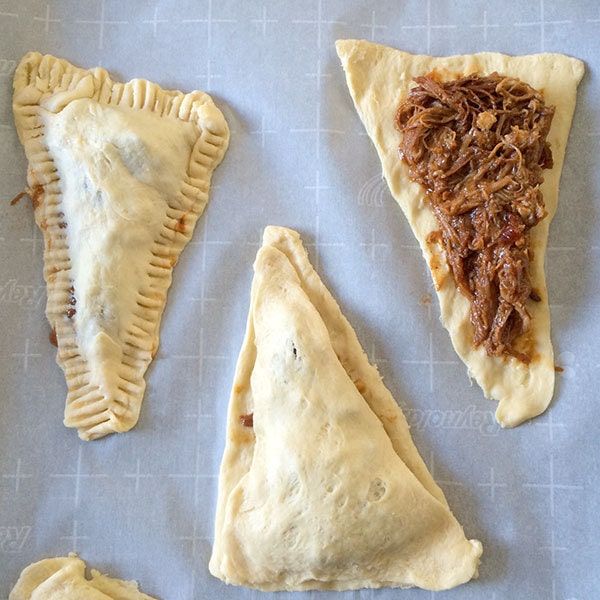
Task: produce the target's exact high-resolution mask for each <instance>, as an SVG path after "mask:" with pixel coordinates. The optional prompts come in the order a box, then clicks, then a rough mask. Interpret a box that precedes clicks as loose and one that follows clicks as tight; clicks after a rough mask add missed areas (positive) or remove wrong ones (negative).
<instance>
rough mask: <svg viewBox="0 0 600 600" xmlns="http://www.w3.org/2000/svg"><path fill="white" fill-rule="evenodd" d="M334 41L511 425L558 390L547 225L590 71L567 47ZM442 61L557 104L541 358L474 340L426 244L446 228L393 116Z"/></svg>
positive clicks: (459, 338) (539, 239)
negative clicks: (516, 84) (415, 175)
mask: <svg viewBox="0 0 600 600" xmlns="http://www.w3.org/2000/svg"><path fill="white" fill-rule="evenodd" d="M336 48H337V52H338V55H339V57H340V59H341V61H342V66H343V68H344V71H345V73H346V81H347V84H348V88H349V89H350V94H351V95H352V99H353V100H354V105H355V107H356V110H357V111H358V114H359V116H360V118H361V120H362V122H363V125H364V126H365V128H366V130H367V133H368V134H369V137H370V138H371V140H372V142H373V144H374V145H375V147H376V149H377V152H378V154H379V158H380V160H381V164H382V167H383V175H384V176H385V179H386V181H387V183H388V186H389V188H390V191H391V192H392V195H393V196H394V198H395V199H396V201H397V202H398V204H399V205H400V207H401V208H402V210H403V211H404V214H405V215H406V218H407V219H408V221H409V223H410V225H411V227H412V229H413V232H414V234H415V236H416V238H417V240H418V241H419V244H420V246H421V250H422V252H423V255H424V256H425V259H426V261H427V263H428V265H429V267H430V269H431V271H432V275H433V278H434V282H435V286H436V291H437V295H438V299H439V303H440V310H441V320H442V323H443V325H444V327H445V328H446V329H447V330H448V332H449V333H450V337H451V339H452V344H453V346H454V349H455V350H456V352H457V353H458V355H459V356H460V358H461V359H462V360H463V362H464V363H465V364H466V365H467V368H468V372H469V376H470V377H473V378H474V379H475V380H476V381H477V383H478V384H479V385H480V386H481V388H482V389H483V391H484V393H485V395H486V396H487V397H490V398H493V399H494V400H497V401H498V402H499V404H498V408H497V410H496V419H497V420H498V422H499V423H500V424H501V425H502V426H503V427H513V426H515V425H519V424H520V423H522V422H523V421H525V420H527V419H530V418H532V417H535V416H536V415H539V414H540V413H542V412H543V411H544V410H546V408H547V407H548V405H549V404H550V401H551V400H552V394H553V392H554V354H553V350H552V343H551V340H550V311H549V306H548V293H547V289H546V278H545V274H544V256H545V252H546V245H547V240H548V228H549V226H550V221H551V220H552V217H553V216H554V213H555V212H556V206H557V202H558V186H559V180H560V173H561V170H562V164H563V159H564V154H565V147H566V144H567V139H568V136H569V130H570V127H571V119H572V116H573V111H574V109H575V99H576V90H577V85H578V83H579V81H580V80H581V78H582V76H583V72H584V66H583V63H582V62H581V61H580V60H577V59H574V58H570V57H567V56H564V55H561V54H535V55H531V56H507V55H504V54H498V53H490V52H486V53H481V54H472V55H464V56H449V57H443V58H437V57H432V56H424V55H412V54H408V53H406V52H402V51H400V50H396V49H394V48H389V47H387V46H381V45H379V44H373V43H370V42H367V41H363V40H339V41H338V42H337V43H336ZM434 69H435V70H436V71H437V72H439V73H440V74H441V75H442V76H443V77H453V76H457V75H466V74H470V73H480V74H483V75H486V74H489V73H492V72H493V71H498V72H499V73H501V74H504V75H508V76H511V77H517V78H519V79H521V80H523V81H525V82H526V83H528V84H530V85H531V86H533V87H534V88H537V89H539V90H543V92H544V96H545V100H546V102H547V103H548V104H551V105H554V106H556V114H555V116H554V121H553V123H552V128H551V130H550V134H549V136H548V140H549V142H550V145H551V148H552V154H553V157H554V167H553V168H552V169H550V170H547V171H544V183H543V185H542V192H543V194H544V201H545V203H546V208H547V210H548V216H547V217H546V218H545V219H544V220H543V221H542V222H541V223H540V224H538V225H537V226H536V227H535V228H534V229H533V230H532V232H531V247H532V249H533V251H534V258H533V261H532V262H531V281H532V285H533V287H534V288H535V290H536V291H537V292H538V293H539V295H540V297H541V299H542V301H541V302H537V303H536V302H531V303H530V304H529V306H528V308H529V310H530V312H531V315H532V323H533V325H532V331H531V336H532V340H533V342H534V347H535V355H534V359H533V360H532V362H531V363H530V365H528V366H526V365H524V364H523V363H522V362H520V361H518V360H516V359H514V358H498V357H489V356H487V354H486V353H485V350H484V349H483V348H474V347H473V345H472V343H471V340H472V330H471V324H470V321H469V302H468V300H467V299H466V298H464V296H462V294H460V292H459V291H458V289H457V287H456V285H455V283H454V280H453V278H452V276H451V274H450V273H449V271H448V268H447V265H446V260H445V257H444V255H443V253H442V252H441V251H440V249H439V248H438V247H437V246H430V245H429V244H427V241H426V240H427V237H428V235H429V234H430V233H431V232H432V231H434V230H436V229H437V228H438V227H437V223H436V220H435V217H434V216H433V213H432V212H431V211H430V209H429V208H428V207H427V205H426V204H425V203H424V192H423V190H422V188H421V186H420V185H419V184H417V183H415V182H412V181H410V179H409V177H408V170H407V168H406V166H405V165H404V164H403V163H402V161H401V160H400V158H399V156H398V146H399V136H400V134H399V133H398V131H397V130H396V129H395V126H394V116H395V114H396V111H397V109H398V105H399V104H400V102H401V100H402V99H403V98H404V97H405V96H406V94H407V93H408V90H409V88H410V87H411V86H412V85H413V83H412V80H413V78H414V77H416V76H418V75H424V74H426V73H429V72H430V71H432V70H434Z"/></svg>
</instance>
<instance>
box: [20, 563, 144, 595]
mask: <svg viewBox="0 0 600 600" xmlns="http://www.w3.org/2000/svg"><path fill="white" fill-rule="evenodd" d="M8 600H155V599H154V598H152V597H151V596H147V595H146V594H142V592H140V591H139V590H138V585H137V583H136V582H135V581H122V580H121V579H112V578H111V577H107V576H106V575H101V574H100V573H99V572H98V571H95V570H92V577H91V579H86V576H85V563H84V562H83V561H82V560H81V559H80V558H78V557H77V556H75V555H74V554H70V555H69V556H62V557H58V558H46V559H44V560H40V561H39V562H36V563H33V564H31V565H29V566H28V567H26V568H25V569H23V572H22V573H21V576H20V577H19V580H18V581H17V583H16V584H15V587H14V588H13V590H12V592H11V593H10V595H9V597H8Z"/></svg>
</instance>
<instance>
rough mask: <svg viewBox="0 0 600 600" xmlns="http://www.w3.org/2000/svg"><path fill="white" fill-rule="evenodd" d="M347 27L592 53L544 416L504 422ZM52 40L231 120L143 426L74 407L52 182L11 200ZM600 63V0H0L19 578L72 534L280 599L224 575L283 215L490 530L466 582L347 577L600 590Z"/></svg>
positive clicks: (5, 502) (2, 220) (0, 331)
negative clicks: (50, 295)
mask: <svg viewBox="0 0 600 600" xmlns="http://www.w3.org/2000/svg"><path fill="white" fill-rule="evenodd" d="M339 37H365V38H368V39H373V40H375V41H378V42H382V43H386V44H389V45H392V46H396V47H399V48H403V49H405V50H408V51H411V52H430V53H433V54H450V53H464V52H477V51H481V50H498V51H503V52H507V53H511V54H526V53H534V52H539V51H540V50H544V51H557V52H564V53H566V54H570V55H573V56H577V57H579V58H581V59H583V60H584V61H586V64H587V74H586V76H585V79H584V81H583V82H582V84H581V87H580V93H579V99H578V104H577V110H576V113H575V119H574V122H573V128H572V131H571V137H570V141H569V146H568V150H567V156H566V161H565V166H564V171H563V177H562V186H561V196H560V206H559V210H558V213H557V215H556V218H555V220H554V223H553V225H552V228H551V237H550V248H549V251H548V259H547V273H548V278H549V286H550V294H551V306H552V326H553V339H554V344H555V349H556V356H557V359H556V360H557V364H559V365H561V366H562V367H564V372H563V373H562V374H560V375H559V376H558V382H557V390H556V396H555V401H554V403H553V405H552V408H551V410H550V411H549V412H547V413H546V414H545V415H544V416H542V417H540V418H538V419H536V420H535V421H533V422H532V423H531V424H528V425H523V426H521V427H519V428H517V429H514V430H509V431H501V430H499V428H498V427H497V425H496V424H495V422H494V419H493V410H494V408H495V404H494V403H492V402H491V401H488V400H485V399H484V398H483V395H482V393H481V391H480V389H479V388H478V387H477V386H475V385H473V386H471V385H470V384H469V381H468V379H467V377H466V369H465V368H464V366H463V365H462V364H460V363H459V361H458V359H457V357H456V355H455V354H454V352H453V351H452V348H451V345H450V341H449V338H448V336H447V334H446V332H445V331H444V330H443V329H442V327H441V325H440V323H439V320H438V315H439V311H438V306H437V303H436V302H435V300H434V302H433V303H432V304H427V302H425V301H424V300H425V299H426V298H424V296H425V295H426V294H430V293H431V292H432V288H431V284H430V280H429V275H428V274H427V272H426V270H425V264H424V262H423V261H422V259H421V256H420V252H419V251H418V249H417V246H416V243H415V240H414V239H413V237H412V234H411V232H410V229H409V227H408V225H407V223H406V222H405V220H404V217H403V215H402V214H401V211H400V209H399V208H398V207H397V206H396V204H395V202H394V201H393V200H392V198H391V196H390V194H389V192H388V191H387V188H386V187H385V185H384V183H383V182H382V180H381V177H380V168H379V163H378V159H377V156H376V153H375V151H374V149H373V147H372V146H371V143H370V141H369V139H368V138H367V136H366V135H365V134H364V132H363V129H362V126H361V124H360V122H359V120H358V117H357V115H356V114H355V111H354V108H353V106H352V103H351V100H350V96H349V94H348V91H347V89H346V84H345V81H344V77H343V73H342V69H341V67H340V65H339V63H338V60H337V57H336V56H335V51H334V45H333V43H334V40H335V39H337V38H339ZM32 49H35V50H39V51H41V52H50V53H52V54H55V55H57V56H62V57H65V58H67V59H68V60H70V61H72V62H74V63H75V64H78V65H81V66H84V67H93V66H96V65H102V66H104V67H105V68H107V69H109V70H110V71H111V72H112V73H113V74H114V75H115V77H118V78H121V79H129V78H131V77H145V78H148V79H152V80H155V81H157V82H158V83H160V84H161V85H163V86H164V87H169V88H179V89H182V90H185V91H189V90H192V89H194V88H199V89H204V90H206V91H207V92H209V93H210V94H212V95H213V97H214V99H215V101H216V102H217V103H218V104H219V106H220V107H221V109H222V110H223V112H224V113H225V115H226V118H227V119H228V121H229V124H230V127H231V130H232V131H231V144H230V149H229V152H228V154H227V156H226V157H225V160H224V162H223V164H222V165H221V166H220V167H219V168H218V170H217V172H216V175H215V178H214V184H215V185H214V188H213V190H212V196H211V200H210V203H209V206H208V208H207V210H206V212H205V213H204V215H203V217H202V218H201V219H200V221H199V223H198V226H197V229H196V232H195V234H194V238H193V241H192V243H191V244H190V245H189V246H188V248H187V249H186V250H185V252H184V254H183V256H182V260H181V261H180V263H179V265H178V266H177V268H176V270H175V276H174V282H173V287H172V288H171V291H170V295H169V301H168V305H167V309H166V313H165V317H164V320H163V324H162V338H161V346H160V350H159V353H158V355H157V357H156V359H155V360H154V363H153V364H152V365H151V367H150V370H149V372H148V376H147V381H148V388H147V392H146V397H145V400H144V404H143V407H142V413H141V418H140V421H139V424H138V425H137V427H136V428H135V429H134V430H132V431H131V432H130V433H127V434H125V435H113V436H111V437H108V438H105V439H103V440H101V441H97V442H92V443H85V442H81V441H79V440H78V438H77V435H76V432H75V431H73V430H67V429H66V428H64V427H63V425H62V413H63V404H64V398H65V390H66V388H65V383H64V379H63V375H62V373H61V371H60V370H59V368H58V367H57V366H56V364H55V362H54V354H55V349H54V347H53V346H51V345H50V343H49V341H48V333H49V327H48V325H47V323H46V320H45V317H44V303H45V289H44V285H43V280H42V240H41V237H40V234H39V232H38V230H37V228H36V227H35V226H34V225H33V218H32V214H31V208H30V206H29V205H28V203H27V202H21V203H20V204H19V205H17V206H10V205H9V203H8V200H9V199H10V198H12V197H13V196H14V195H15V194H16V193H17V192H19V191H21V190H22V189H23V187H24V185H25V173H26V161H25V157H24V154H23V152H22V149H21V147H20V145H19V143H18V140H17V135H16V132H15V129H14V125H13V121H12V114H11V80H12V73H13V70H14V67H15V65H16V62H17V61H18V60H19V59H20V57H21V56H22V55H23V54H24V53H25V52H26V51H28V50H32ZM599 67H600V4H599V3H598V2H596V1H595V0H588V1H586V0H580V1H575V0H571V1H568V0H566V1H565V0H539V1H531V2H523V1H518V0H511V1H509V2H506V1H503V2H496V1H493V0H489V1H476V0H470V1H465V2H452V1H450V0H448V1H445V0H444V1H442V0H440V1H437V0H416V1H392V0H390V1H380V2H362V1H360V0H302V1H296V2H291V1H290V2H283V1H279V2H267V1H242V0H198V1H192V0H171V1H160V0H152V1H149V2H146V1H143V0H135V1H134V0H64V1H55V2H36V1H34V0H0V199H2V202H1V203H0V253H1V254H0V256H1V260H0V599H4V598H7V596H8V592H9V590H10V588H11V586H12V584H13V583H14V582H15V580H16V578H17V576H18V574H19V573H20V571H21V570H22V568H23V567H25V566H26V565H27V564H29V563H30V562H32V561H36V560H39V559H41V558H42V557H46V556H55V555H64V554H66V553H67V552H69V551H77V552H79V553H80V554H81V556H82V557H83V558H84V559H85V560H86V561H88V563H89V564H90V565H92V566H94V567H96V568H99V569H100V570H102V571H105V572H108V573H110V574H113V575H115V576H119V577H124V578H135V579H137V580H139V581H140V582H141V585H142V589H143V590H145V591H146V592H148V593H149V594H151V595H155V596H157V597H159V598H162V599H164V600H192V599H204V598H219V599H220V598H256V597H259V596H262V594H259V593H256V592H251V591H248V590H242V589H239V588H232V587H227V586H225V585H223V584H221V583H220V582H219V581H216V580H215V579H213V578H212V577H211V576H210V575H209V573H208V569H207V563H208V557H209V554H210V549H211V543H212V542H211V539H212V530H213V519H214V507H215V500H216V486H217V473H218V467H219V462H220V458H221V453H222V448H223V443H224V435H225V431H224V427H225V414H226V407H227V401H228V396H229V390H230V385H231V380H232V376H233V370H234V365H235V361H236V358H237V354H238V351H239V347H240V345H241V341H242V337H243V333H244V325H245V319H246V314H247V310H248V298H249V291H250V282H251V278H252V270H251V265H252V262H253V259H254V255H255V253H256V250H257V248H258V245H259V238H260V235H261V231H262V228H263V227H264V226H265V225H267V224H278V225H287V226H290V227H294V228H297V229H298V230H299V231H300V232H301V233H302V235H303V239H304V241H305V242H306V244H307V245H308V247H309V250H310V253H311V259H312V261H313V263H314V264H315V266H316V267H317V269H318V271H319V273H320V274H321V275H322V277H323V278H324V280H325V282H326V283H327V285H328V286H329V287H330V289H331V290H332V292H333V294H334V295H335V296H336V298H337V299H338V300H339V302H340V304H341V306H342V309H343V310H344V312H345V314H346V316H347V317H348V318H349V320H350V321H351V323H352V324H353V326H354V327H355V328H356V330H357V332H358V334H359V337H360V339H361V341H362V343H363V345H364V347H365V350H366V351H367V352H368V354H369V356H370V357H371V359H372V360H374V361H375V362H377V364H378V365H379V367H380V370H381V372H382V374H383V375H384V377H385V381H386V383H387V385H388V386H389V387H390V389H391V390H392V392H393V394H394V396H395V398H396V399H397V400H398V401H399V402H400V404H401V405H402V406H403V408H404V409H405V411H406V414H407V416H408V418H409V420H410V422H411V423H412V433H413V436H414V438H415V441H416V443H417V446H418V448H419V450H420V452H421V454H422V455H423V456H424V458H425V459H426V460H427V462H428V464H429V467H430V469H431V470H432V472H433V474H434V476H435V478H436V479H437V480H438V482H439V483H440V485H441V486H442V488H443V489H444V491H445V493H446V495H447V497H448V501H449V503H450V505H451V507H452V509H453V511H454V512H455V514H456V515H457V517H458V519H459V521H460V522H461V523H462V524H463V525H464V528H465V531H466V533H467V535H468V536H469V537H474V538H478V539H480V540H481V541H482V542H483V546H484V554H483V561H482V564H481V569H480V578H479V580H477V581H475V582H472V583H469V584H467V585H465V586H462V587H459V588H456V589H454V590H452V591H449V592H444V593H439V594H431V593H429V592H425V591H420V590H404V591H399V590H395V591H393V590H381V591H375V592H373V591H361V592H354V593H347V594H344V595H343V596H342V595H341V594H339V597H343V598H346V599H350V598H353V599H358V598H360V599H361V600H364V599H370V598H375V599H377V600H379V599H383V598H399V599H406V600H409V599H411V600H412V599H426V598H434V597H435V598H437V597H438V596H439V597H440V598H448V599H450V598H454V599H480V598H481V599H488V600H513V599H527V600H547V599H551V600H575V599H577V600H594V599H596V598H600V564H599V562H600V561H599V558H600V523H599V520H600V519H599V514H600V490H599V475H600V461H599V456H600V441H599V433H598V423H599V422H600V401H599V394H598V391H599V388H600V380H599V374H600V353H599V352H598V350H599V342H598V338H599V335H600V319H598V317H597V314H598V309H599V301H598V296H599V293H600V284H599V283H598V282H599V279H600V268H599V266H598V259H599V258H600V220H599V218H598V199H599V193H598V186H599V183H600V174H599V173H600V169H599V166H600V164H599V161H598V153H599V152H600V111H599V108H598V101H597V98H598V96H599V93H600V83H599V80H598V73H597V70H598V68H599ZM276 596H277V597H278V598H284V597H285V598H287V597H290V595H288V594H278V595H276ZM294 597H297V598H333V597H338V595H336V594H332V593H305V594H296V595H294Z"/></svg>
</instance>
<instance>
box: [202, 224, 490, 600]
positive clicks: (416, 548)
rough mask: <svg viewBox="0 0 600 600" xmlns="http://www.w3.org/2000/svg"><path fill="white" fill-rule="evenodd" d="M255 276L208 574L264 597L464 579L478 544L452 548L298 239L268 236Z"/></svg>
mask: <svg viewBox="0 0 600 600" xmlns="http://www.w3.org/2000/svg"><path fill="white" fill-rule="evenodd" d="M254 269H255V276H254V280H253V284H252V292H251V301H250V311H249V316H248V324H247V329H246V335H245V338H244V342H243V344H242V349H241V351H240V356H239V359H238V364H237V368H236V373H235V377H234V383H233V390H232V393H231V398H230V404H229V410H228V417H227V439H226V446H225V451H224V455H223V460H222V463H221V471H220V476H219V492H218V501H217V513H216V521H215V540H214V547H213V553H212V557H211V560H210V565H209V568H210V571H211V573H212V574H213V575H215V576H216V577H219V578H220V579H222V580H224V581H225V582H226V583H232V584H236V585H244V586H249V587H253V588H257V589H261V590H267V591H274V590H288V591H292V590H307V589H333V590H345V589H358V588H361V587H384V586H393V587H409V586H415V585H416V586H420V587H425V588H427V589H446V588H449V587H453V586H455V585H458V584H460V583H464V582H465V581H468V580H469V579H471V578H472V577H475V576H476V575H477V566H478V564H479V557H480V555H481V544H480V543H479V542H478V541H476V540H467V539H466V538H465V537H464V533H463V531H462V528H461V527H460V525H459V524H458V522H457V521H456V519H455V518H454V516H453V515H452V513H451V512H450V509H449V508H448V504H447V502H446V499H445V497H444V495H443V492H442V491H441V489H440V488H439V487H438V486H437V485H436V483H435V481H434V480H433V478H432V477H431V474H430V473H429V471H428V470H427V467H426V466H425V464H424V462H423V460H422V459H421V457H420V455H419V453H418V451H417V449H416V447H415V446H414V443H413V441H412V439H411V436H410V432H409V428H408V424H407V422H406V419H405V417H404V415H403V413H402V411H401V409H400V408H399V406H398V405H397V403H396V402H395V400H394V398H393V397H392V395H391V394H390V392H389V390H387V388H386V387H385V385H384V384H383V382H382V380H381V376H380V375H379V373H378V371H377V368H376V367H375V366H372V365H371V364H370V363H369V361H368V359H367V356H366V355H365V353H364V351H363V349H362V347H361V346H360V343H359V341H358V339H357V337H356V334H355V332H354V330H353V329H352V327H351V325H350V324H349V323H348V321H347V320H346V319H345V317H344V316H343V314H342V312H341V310H340V308H339V306H338V304H337V303H336V301H335V299H334V298H333V296H332V295H331V294H330V292H329V291H328V290H327V288H326V287H325V286H324V285H323V283H322V281H321V280H320V278H319V276H318V274H317V273H316V272H315V270H314V269H313V267H312V266H311V264H310V262H309V261H308V257H307V254H306V251H305V249H304V247H303V246H302V243H301V240H300V237H299V235H298V234H297V233H296V232H295V231H292V230H289V229H285V228H283V227H267V228H266V229H265V233H264V236H263V246H262V248H261V249H260V250H259V253H258V255H257V258H256V262H255V266H254ZM249 416H251V417H252V418H248V417H249ZM358 532H360V534H359V533H358Z"/></svg>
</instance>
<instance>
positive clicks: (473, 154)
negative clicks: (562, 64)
mask: <svg viewBox="0 0 600 600" xmlns="http://www.w3.org/2000/svg"><path fill="white" fill-rule="evenodd" d="M415 82H416V84H417V85H416V86H415V87H413V88H412V89H411V90H410V92H409V94H408V97H407V98H406V100H404V101H403V102H402V104H401V105H400V107H399V108H398V112H397V115H396V127H397V128H398V129H399V131H400V132H402V134H403V135H402V141H401V144H400V157H401V159H402V160H403V161H404V162H405V163H406V164H407V165H408V168H409V174H410V177H411V179H412V180H414V181H416V182H418V183H420V184H421V185H422V186H423V187H424V188H425V190H426V200H427V202H428V204H429V206H430V207H431V209H432V211H433V213H434V215H435V217H436V219H437V222H438V224H439V231H436V232H435V233H434V234H433V235H432V236H431V238H430V240H429V241H430V242H438V243H441V244H442V246H443V249H444V253H445V256H446V260H447V262H448V266H449V268H450V271H451V273H452V275H453V277H454V281H455V282H456V285H457V287H458V289H459V290H460V292H461V293H462V294H463V295H464V296H466V297H467V298H468V299H469V301H470V303H471V312H470V319H471V323H472V325H473V330H474V339H473V343H474V345H475V346H481V345H483V347H484V348H485V350H486V352H487V354H488V355H491V356H502V355H512V356H515V357H517V358H518V359H519V360H522V361H523V362H529V360H530V358H531V357H530V356H529V355H528V354H527V353H524V352H521V351H519V350H517V348H516V347H515V342H516V340H517V338H519V336H521V335H522V334H524V333H525V332H527V331H528V330H529V329H530V327H531V317H530V314H529V312H528V310H527V306H526V304H527V301H528V299H531V300H533V301H539V300H540V298H539V296H538V295H537V293H536V292H534V291H533V290H532V288H531V280H530V277H529V263H530V261H531V260H532V251H531V250H530V248H529V230H530V229H531V228H532V227H534V226H535V225H537V223H539V222H540V221H541V220H542V219H543V218H544V217H545V216H546V209H545V206H544V199H543V197H542V193H541V191H540V184H541V183H542V182H543V178H542V170H543V169H549V168H552V152H551V150H550V146H549V145H548V142H547V141H546V137H547V135H548V132H549V130H550V125H551V123H552V117H553V116H554V107H552V106H546V105H545V103H544V99H543V96H542V94H541V93H540V92H539V91H537V90H535V89H533V88H532V87H530V86H529V85H527V84H526V83H523V82H522V81H520V80H518V79H512V78H510V77H504V76H503V75H499V74H498V73H492V74H491V75H489V76H486V77H480V76H477V75H470V76H468V77H464V78H461V79H455V80H452V81H448V82H440V81H438V79H437V78H436V76H435V75H434V74H430V75H427V76H424V77H417V78H415Z"/></svg>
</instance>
